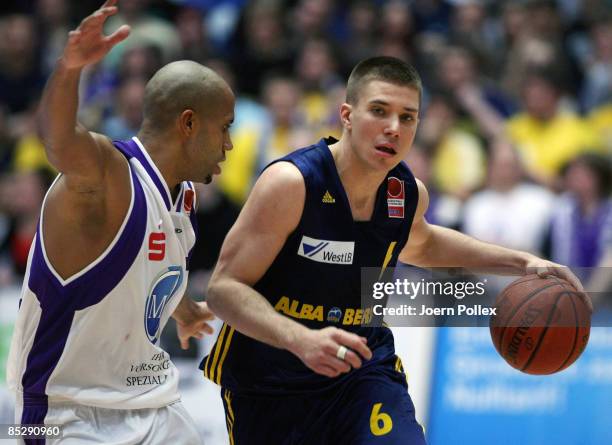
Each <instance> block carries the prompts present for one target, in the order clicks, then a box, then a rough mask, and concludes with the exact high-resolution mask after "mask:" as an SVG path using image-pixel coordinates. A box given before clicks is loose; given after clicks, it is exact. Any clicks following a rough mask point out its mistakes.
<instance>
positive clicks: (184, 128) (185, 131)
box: [178, 109, 195, 137]
mask: <svg viewBox="0 0 612 445" xmlns="http://www.w3.org/2000/svg"><path fill="white" fill-rule="evenodd" d="M178 126H179V131H180V132H181V134H182V135H183V136H185V137H189V136H191V135H192V134H193V131H194V127H195V115H194V113H193V110H190V109H187V110H184V111H183V112H182V113H181V115H180V116H179V120H178Z"/></svg>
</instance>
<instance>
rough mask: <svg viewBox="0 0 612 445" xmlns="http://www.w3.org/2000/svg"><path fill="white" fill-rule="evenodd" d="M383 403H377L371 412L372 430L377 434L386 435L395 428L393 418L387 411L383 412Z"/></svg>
mask: <svg viewBox="0 0 612 445" xmlns="http://www.w3.org/2000/svg"><path fill="white" fill-rule="evenodd" d="M381 407H382V403H375V404H374V406H373V407H372V414H370V431H372V434H374V435H375V436H384V435H385V434H387V433H388V432H389V431H391V429H392V428H393V420H391V416H390V415H389V414H387V413H381V412H380V408H381Z"/></svg>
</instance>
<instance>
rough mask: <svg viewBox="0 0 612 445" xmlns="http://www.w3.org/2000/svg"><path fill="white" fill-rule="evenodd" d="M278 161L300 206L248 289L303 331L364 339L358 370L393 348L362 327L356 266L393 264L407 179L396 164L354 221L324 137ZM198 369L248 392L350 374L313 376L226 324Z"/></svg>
mask: <svg viewBox="0 0 612 445" xmlns="http://www.w3.org/2000/svg"><path fill="white" fill-rule="evenodd" d="M279 161H286V162H291V163H293V164H294V165H295V166H296V167H297V168H298V169H299V170H300V172H301V173H302V175H303V176H304V181H305V185H306V198H305V204H304V210H303V213H302V217H301V220H300V222H299V224H298V226H297V228H296V229H295V230H294V231H293V232H292V233H291V234H290V236H289V237H288V239H287V241H286V242H285V245H284V246H283V248H282V250H281V251H280V252H279V254H278V256H277V257H276V259H275V260H274V262H273V263H272V265H271V266H270V268H269V269H268V271H267V272H266V273H265V275H264V276H263V277H262V278H261V279H260V280H259V281H258V282H257V283H256V284H255V286H254V288H255V289H256V290H257V291H258V292H259V293H261V294H262V295H263V296H264V297H265V298H266V299H267V300H268V301H269V302H270V304H272V306H274V308H275V309H276V310H277V311H279V312H280V313H283V314H285V315H287V316H289V317H291V318H293V319H295V320H296V321H299V322H301V323H303V324H304V325H306V326H308V327H310V328H317V329H321V328H324V327H327V326H336V327H339V328H342V329H345V330H348V331H351V332H355V333H357V334H359V335H362V336H364V337H367V339H368V346H369V347H370V349H371V350H372V352H373V358H372V359H371V360H370V361H368V362H366V363H364V366H363V367H362V368H361V369H364V368H365V367H370V366H375V365H376V364H377V363H379V362H382V361H385V360H388V359H389V358H390V357H393V355H394V353H395V351H394V346H393V336H392V334H391V331H390V330H389V329H388V328H384V327H382V328H373V327H366V326H364V324H367V323H368V322H369V321H371V317H372V314H371V313H370V312H369V311H368V310H364V309H362V308H361V269H362V268H363V267H377V268H382V269H384V268H386V267H393V266H395V264H396V261H397V257H398V255H399V252H400V250H401V248H402V247H403V246H404V244H405V243H406V241H407V239H408V234H409V232H410V227H411V225H412V220H413V218H414V213H415V210H416V206H417V202H418V190H417V185H416V182H415V179H414V176H413V175H412V173H411V172H410V170H409V169H408V167H407V166H406V165H405V164H404V163H400V164H399V165H398V166H396V167H395V168H393V169H392V170H391V171H390V172H389V173H388V174H387V177H386V178H385V179H384V181H383V182H382V183H381V184H380V185H379V187H378V190H377V192H376V202H375V205H374V211H373V214H372V217H371V219H370V220H369V221H354V220H353V217H352V213H351V209H350V205H349V201H348V198H347V195H346V192H345V190H344V187H343V185H342V183H341V181H340V177H339V175H338V172H337V170H336V165H335V162H334V159H333V157H332V153H331V151H330V150H329V147H328V145H327V141H326V140H321V141H320V142H319V143H317V144H315V145H312V146H309V147H306V148H303V149H300V150H297V151H295V152H293V153H291V154H289V155H288V156H285V157H284V158H281V159H279V160H278V161H276V162H279ZM278 193H279V194H281V193H284V191H283V190H278ZM201 368H202V369H203V370H204V373H205V375H206V376H207V377H208V378H209V379H211V380H212V381H214V382H215V383H217V384H220V385H221V386H223V387H224V388H227V389H230V390H232V391H234V392H244V393H256V394H257V393H260V394H265V393H268V394H269V393H276V392H281V391H282V392H283V393H287V392H303V391H313V390H321V389H325V388H328V387H329V386H330V385H334V384H336V383H338V382H339V381H341V380H342V379H346V378H349V377H350V375H351V374H352V373H354V372H358V371H352V372H351V373H349V374H346V375H343V376H341V377H338V378H336V379H330V378H328V377H325V376H322V375H318V374H316V373H314V372H313V371H311V370H310V369H309V368H307V367H306V366H305V365H304V364H303V363H302V362H301V361H300V359H299V358H298V357H296V356H295V355H293V354H291V353H290V352H288V351H285V350H280V349H277V348H274V347H272V346H268V345H266V344H264V343H261V342H259V341H256V340H253V339H251V338H249V337H246V336H244V335H242V334H240V333H239V332H236V331H235V330H234V329H233V328H232V327H230V326H228V325H224V326H223V328H222V330H221V333H220V334H219V338H218V339H217V343H216V344H215V346H214V347H213V349H212V351H211V353H210V354H209V356H208V357H206V358H205V359H204V361H203V362H202V364H201Z"/></svg>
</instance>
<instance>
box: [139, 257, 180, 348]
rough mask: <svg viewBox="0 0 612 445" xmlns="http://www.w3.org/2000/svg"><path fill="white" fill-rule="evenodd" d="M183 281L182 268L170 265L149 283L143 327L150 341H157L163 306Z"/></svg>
mask: <svg viewBox="0 0 612 445" xmlns="http://www.w3.org/2000/svg"><path fill="white" fill-rule="evenodd" d="M182 282H183V269H182V268H181V267H179V266H170V267H168V269H167V270H165V271H164V272H162V273H161V274H160V275H159V276H158V277H157V278H156V279H155V281H153V284H152V285H151V291H150V292H149V296H148V297H147V301H146V303H145V313H144V316H145V317H144V327H145V332H146V333H147V337H148V338H149V341H151V343H153V344H155V343H157V340H159V334H160V329H159V327H160V320H161V316H162V313H163V312H164V308H165V307H166V305H167V304H168V302H169V301H170V299H171V298H172V297H173V296H174V294H175V293H176V291H177V289H179V288H180V287H181V283H182Z"/></svg>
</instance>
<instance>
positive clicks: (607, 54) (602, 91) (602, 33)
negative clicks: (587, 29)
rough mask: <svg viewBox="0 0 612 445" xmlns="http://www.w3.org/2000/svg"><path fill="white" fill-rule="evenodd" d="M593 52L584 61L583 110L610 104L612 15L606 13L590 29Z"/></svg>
mask: <svg viewBox="0 0 612 445" xmlns="http://www.w3.org/2000/svg"><path fill="white" fill-rule="evenodd" d="M591 36H592V41H593V52H592V57H591V58H590V59H591V60H588V61H586V67H585V78H584V83H583V85H582V91H581V94H580V99H581V103H582V107H583V109H584V110H592V109H593V108H595V107H597V106H600V105H603V104H604V103H605V102H608V103H610V102H612V15H610V13H608V15H607V16H604V17H602V18H600V19H599V20H597V21H596V22H595V23H594V24H593V26H592V28H591Z"/></svg>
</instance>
